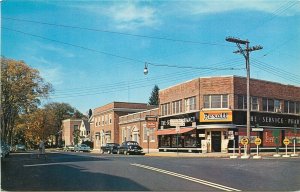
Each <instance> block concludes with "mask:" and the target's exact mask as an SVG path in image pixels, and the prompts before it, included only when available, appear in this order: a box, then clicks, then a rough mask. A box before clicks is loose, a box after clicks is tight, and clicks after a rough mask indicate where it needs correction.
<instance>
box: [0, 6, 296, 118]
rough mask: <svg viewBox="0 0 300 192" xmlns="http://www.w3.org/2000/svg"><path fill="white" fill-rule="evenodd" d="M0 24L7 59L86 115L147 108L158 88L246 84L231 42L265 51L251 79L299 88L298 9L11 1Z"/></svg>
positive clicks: (253, 60)
mask: <svg viewBox="0 0 300 192" xmlns="http://www.w3.org/2000/svg"><path fill="white" fill-rule="evenodd" d="M1 23H2V28H1V50H2V51H1V52H2V55H3V56H5V57H7V58H12V59H16V60H24V61H25V62H26V63H27V64H28V65H30V66H31V67H33V68H36V69H38V70H39V71H40V73H41V76H42V77H43V78H44V79H45V80H46V81H48V82H50V83H51V84H52V85H53V87H54V90H55V91H54V93H52V94H51V95H50V97H49V99H47V100H45V101H44V103H47V102H54V101H55V102H66V103H69V104H71V105H72V106H74V107H76V108H77V109H79V110H80V111H81V112H83V113H86V111H88V109H90V108H91V109H94V108H96V107H99V106H102V105H105V104H107V103H110V102H112V101H126V102H127V101H129V102H148V99H149V96H150V93H151V90H152V88H153V87H154V85H155V84H157V85H158V86H159V87H160V89H164V88H167V87H169V86H172V85H175V84H178V83H181V82H183V81H187V80H190V79H193V78H196V77H206V76H218V75H240V76H245V75H246V71H245V69H244V68H245V60H244V58H243V56H242V55H239V54H234V53H233V51H235V50H237V47H236V45H235V44H233V43H229V42H226V41H225V38H226V37H228V36H233V37H237V38H240V39H248V40H249V41H250V46H255V45H261V46H263V49H262V50H259V51H255V52H252V53H251V54H250V64H251V77H253V78H258V79H264V80H270V81H275V82H279V83H283V84H291V85H296V86H300V77H299V74H300V68H299V59H300V56H299V48H300V36H299V34H300V2H299V1H280V0H278V1H271V0H269V1H262V0H250V1H221V0H220V1H204V0H203V1H200V0H199V1H150V0H147V1H67V0H65V1H59V0H57V1H54V0H53V1H39V0H36V1H21V0H18V1H13V0H11V1H8V0H7V1H6V0H3V1H2V2H1ZM145 62H148V63H149V64H148V68H149V74H148V75H147V76H145V75H144V74H143V68H144V63H145ZM159 65H168V67H166V66H159ZM172 66H176V67H172ZM185 67H192V68H185ZM229 68H231V69H234V70H228V69H229Z"/></svg>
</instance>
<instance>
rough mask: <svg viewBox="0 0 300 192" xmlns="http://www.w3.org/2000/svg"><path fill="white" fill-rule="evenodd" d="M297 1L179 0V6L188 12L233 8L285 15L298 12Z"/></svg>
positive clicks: (219, 10)
mask: <svg viewBox="0 0 300 192" xmlns="http://www.w3.org/2000/svg"><path fill="white" fill-rule="evenodd" d="M298 3H299V2H297V1H270V0H251V1H242V0H231V1H221V0H218V1H216V0H214V1H187V2H181V4H182V5H181V6H180V7H181V8H182V9H183V10H184V11H185V12H187V13H190V14H214V13H221V12H228V11H235V10H255V11H261V12H267V13H273V14H275V15H281V16H287V15H293V14H295V13H299V4H298Z"/></svg>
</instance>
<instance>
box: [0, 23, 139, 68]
mask: <svg viewBox="0 0 300 192" xmlns="http://www.w3.org/2000/svg"><path fill="white" fill-rule="evenodd" d="M1 28H2V29H6V30H10V31H14V32H18V33H22V34H24V35H28V36H32V37H37V38H40V39H44V40H47V41H52V42H55V43H60V44H64V45H68V46H71V47H76V48H80V49H84V50H87V51H92V52H96V53H101V54H104V55H108V56H111V57H117V58H121V59H125V60H130V61H134V62H139V63H144V61H142V60H139V59H134V58H130V57H125V56H120V55H116V54H112V53H108V52H104V51H99V50H96V49H91V48H87V47H83V46H81V45H75V44H72V43H66V42H63V41H59V40H55V39H50V38H47V37H43V36H40V35H34V34H31V33H26V32H23V31H19V30H15V29H10V28H7V27H3V26H1Z"/></svg>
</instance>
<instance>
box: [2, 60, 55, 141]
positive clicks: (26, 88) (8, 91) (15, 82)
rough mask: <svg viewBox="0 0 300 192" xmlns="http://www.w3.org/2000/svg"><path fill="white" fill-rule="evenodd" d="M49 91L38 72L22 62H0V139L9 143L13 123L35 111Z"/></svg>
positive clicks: (49, 86) (13, 129) (50, 89)
mask: <svg viewBox="0 0 300 192" xmlns="http://www.w3.org/2000/svg"><path fill="white" fill-rule="evenodd" d="M51 91H52V86H51V84H49V83H47V82H45V81H44V79H43V78H42V77H41V76H40V74H39V71H38V70H36V69H33V68H31V67H29V66H28V65H27V64H26V63H25V62H24V61H16V60H13V59H7V58H3V57H2V58H1V107H0V108H1V109H0V110H1V112H0V114H1V139H2V140H4V141H6V142H8V143H11V142H12V140H13V136H14V132H15V128H16V126H15V125H16V122H17V121H18V120H19V118H20V116H21V115H23V114H28V113H30V112H31V111H34V110H36V109H37V107H38V106H39V105H40V103H41V99H42V98H45V97H47V96H48V94H49V93H50V92H51Z"/></svg>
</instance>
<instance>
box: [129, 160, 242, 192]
mask: <svg viewBox="0 0 300 192" xmlns="http://www.w3.org/2000/svg"><path fill="white" fill-rule="evenodd" d="M131 165H133V166H136V167H141V168H144V169H149V170H152V171H157V172H160V173H164V174H167V175H172V176H174V177H179V178H183V179H186V180H189V181H193V182H196V183H200V184H203V185H207V186H210V187H214V188H217V189H221V190H224V191H241V190H239V189H235V188H231V187H227V186H224V185H220V184H217V183H213V182H209V181H205V180H202V179H198V178H194V177H190V176H187V175H182V174H179V173H175V172H171V171H167V170H163V169H159V168H155V167H150V166H147V165H142V164H137V163H133V164H131Z"/></svg>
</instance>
